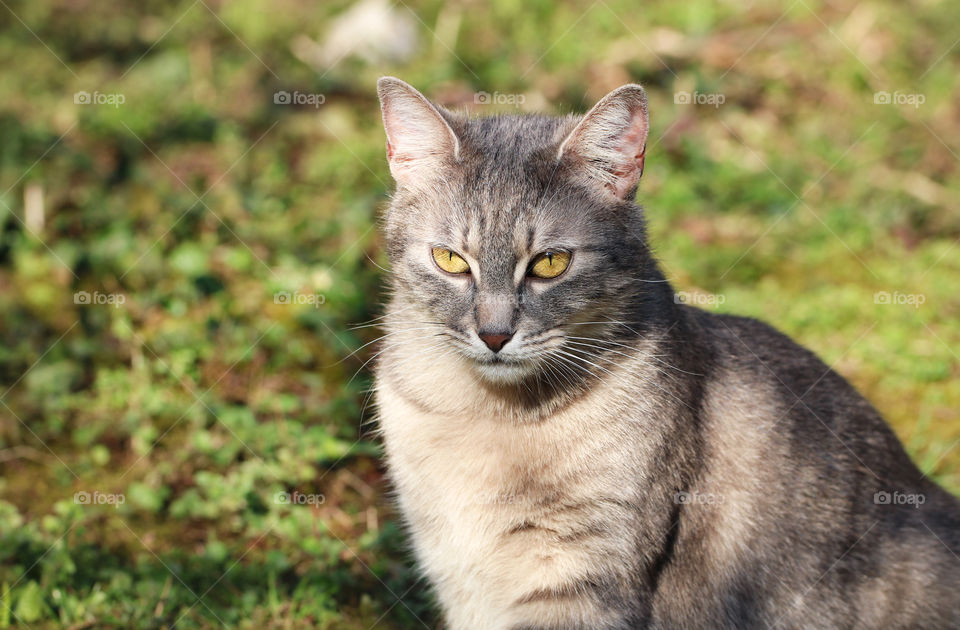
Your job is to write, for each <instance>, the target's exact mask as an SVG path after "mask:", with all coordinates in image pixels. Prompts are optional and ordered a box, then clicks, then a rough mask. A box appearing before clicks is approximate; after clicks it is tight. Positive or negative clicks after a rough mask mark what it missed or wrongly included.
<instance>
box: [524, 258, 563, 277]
mask: <svg viewBox="0 0 960 630" xmlns="http://www.w3.org/2000/svg"><path fill="white" fill-rule="evenodd" d="M569 265H570V252H543V253H542V254H540V255H539V256H537V257H536V258H534V259H533V265H531V266H530V275H531V276H535V277H537V278H556V277H557V276H559V275H560V274H561V273H563V272H564V271H566V270H567V267H568V266H569Z"/></svg>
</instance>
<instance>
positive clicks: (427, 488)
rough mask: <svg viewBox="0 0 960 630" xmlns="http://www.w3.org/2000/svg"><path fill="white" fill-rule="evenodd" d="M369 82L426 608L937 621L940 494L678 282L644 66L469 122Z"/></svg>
mask: <svg viewBox="0 0 960 630" xmlns="http://www.w3.org/2000/svg"><path fill="white" fill-rule="evenodd" d="M378 87H379V94H380V100H381V105H382V108H383V120H384V124H385V126H386V132H387V151H388V159H389V163H390V170H391V173H392V174H393V176H394V178H395V180H396V182H397V190H396V194H395V195H394V197H393V201H392V204H391V206H390V209H389V210H388V212H387V214H386V220H385V230H386V242H387V246H388V248H389V257H390V260H391V262H392V266H393V273H392V275H391V283H392V299H391V301H390V304H389V307H388V312H387V315H386V318H385V321H386V324H385V327H386V330H387V335H386V337H385V338H384V342H383V344H384V345H383V349H382V354H381V355H380V358H379V364H378V366H377V368H376V387H377V401H378V407H379V416H380V427H381V431H382V435H383V439H384V442H385V445H386V452H387V465H388V468H389V473H390V477H391V479H392V482H393V484H394V485H395V487H396V490H397V495H398V499H399V505H400V508H401V510H402V513H403V516H404V518H405V520H406V522H407V524H408V525H409V529H410V533H411V536H412V541H413V545H414V549H415V552H416V556H417V558H418V560H419V562H420V564H421V565H422V568H423V571H424V572H425V573H426V576H427V577H428V578H429V580H430V582H431V584H432V586H433V587H434V588H435V590H436V593H437V596H438V599H439V602H440V604H441V605H442V608H443V613H444V618H445V620H446V627H447V628H448V629H449V630H484V629H490V630H494V629H496V630H499V629H510V630H521V629H523V630H532V629H544V630H546V629H564V630H573V629H587V628H590V629H630V630H635V629H638V628H663V629H667V628H669V629H674V628H676V629H698V628H704V629H707V628H709V629H715V628H731V629H738V630H740V629H744V628H781V629H787V628H924V629H930V628H958V627H960V557H958V555H960V504H958V502H957V500H956V499H955V498H954V497H952V496H951V495H949V494H948V493H947V492H945V491H944V490H942V489H940V488H939V487H937V486H936V485H935V484H933V483H932V482H930V481H929V480H927V479H926V478H925V477H924V475H922V474H921V473H920V471H918V470H917V468H916V467H915V466H914V465H913V464H912V463H911V461H910V460H909V459H908V457H907V455H906V454H905V452H904V450H903V448H902V447H901V445H900V443H899V442H898V441H897V438H896V437H895V436H894V434H893V433H892V431H891V430H890V429H889V428H888V427H887V426H886V424H885V423H884V421H883V420H882V419H881V417H880V415H879V414H878V413H877V412H876V411H875V410H874V409H873V408H872V407H871V406H870V404H869V403H868V402H867V401H866V400H864V399H863V398H862V397H861V396H860V395H859V394H858V393H857V392H856V391H854V389H853V388H852V387H851V386H850V385H849V384H848V383H847V382H846V381H844V379H843V378H842V377H840V376H839V375H838V374H836V373H835V372H833V371H831V370H830V369H829V368H828V367H827V366H825V365H824V364H823V363H821V362H820V361H819V360H818V359H817V358H816V357H815V356H814V355H813V354H812V353H810V352H809V351H807V350H805V349H803V348H801V347H799V346H798V345H796V344H795V343H793V342H792V341H791V340H790V339H788V338H787V337H785V336H784V335H782V334H780V333H779V332H777V331H776V330H774V329H773V328H771V327H769V326H767V325H765V324H762V323H760V322H758V321H755V320H751V319H746V318H742V317H733V316H728V315H716V314H710V313H706V312H704V311H700V310H698V309H695V308H691V307H689V306H685V305H682V304H677V303H676V302H675V300H674V293H673V290H672V289H671V287H670V285H669V284H668V283H667V281H666V280H665V279H664V276H663V274H662V273H661V272H660V270H659V269H658V267H657V263H656V261H655V260H654V257H653V255H652V254H651V252H650V248H649V246H648V244H647V241H646V236H645V230H644V220H643V213H642V211H641V209H640V208H639V207H638V206H636V205H635V203H634V201H633V198H634V195H635V193H636V189H637V185H638V182H639V179H640V175H641V173H642V171H643V159H644V148H645V146H646V139H647V130H648V123H647V103H646V98H645V96H644V92H643V89H642V88H640V87H639V86H637V85H626V86H623V87H621V88H619V89H617V90H615V91H614V92H612V93H610V94H609V95H608V96H606V97H605V98H604V99H603V100H601V101H600V102H599V103H598V104H597V105H596V106H595V107H594V108H593V109H592V110H590V112H589V113H587V114H586V115H585V116H583V117H573V116H568V117H562V118H553V117H545V116H496V117H489V118H468V117H466V116H463V115H458V114H453V113H450V112H448V111H446V110H444V109H442V108H439V107H436V106H434V105H432V104H431V103H430V102H429V101H427V100H426V99H425V98H424V97H423V96H422V95H421V94H420V93H419V92H417V91H416V90H414V89H413V88H412V87H410V86H409V85H407V84H406V83H404V82H402V81H400V80H398V79H394V78H384V79H381V80H380V82H379V84H378Z"/></svg>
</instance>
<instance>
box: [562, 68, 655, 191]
mask: <svg viewBox="0 0 960 630" xmlns="http://www.w3.org/2000/svg"><path fill="white" fill-rule="evenodd" d="M648 130H649V122H648V118H647V96H646V94H645V93H644V91H643V88H642V87H640V86H639V85H634V84H631V85H624V86H622V87H619V88H617V89H616V90H614V91H613V92H610V93H609V94H607V95H606V96H605V97H603V99H601V101H600V102H599V103H597V104H596V105H594V106H593V109H591V110H590V111H589V112H587V114H586V116H584V117H583V120H581V121H580V123H579V124H578V125H577V126H576V128H574V130H573V131H572V132H570V135H569V136H567V138H566V140H564V141H563V143H562V144H561V145H560V151H559V154H558V158H559V159H561V160H565V161H569V162H570V164H571V166H572V168H574V169H575V170H579V171H580V172H581V173H582V174H584V175H585V176H586V177H587V178H588V179H590V180H592V181H594V182H596V183H598V184H600V185H602V186H603V187H604V189H605V190H606V191H608V192H609V193H611V194H612V195H614V196H615V197H617V198H618V199H628V198H632V196H633V195H634V194H635V193H636V190H637V184H638V183H639V182H640V176H641V175H643V159H644V153H645V152H646V148H647V132H648Z"/></svg>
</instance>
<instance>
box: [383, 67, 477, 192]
mask: <svg viewBox="0 0 960 630" xmlns="http://www.w3.org/2000/svg"><path fill="white" fill-rule="evenodd" d="M377 94H378V95H379V96H380V109H381V110H382V111H383V127H384V129H385V130H386V132H387V160H388V161H389V162H390V173H391V174H392V175H393V178H394V179H395V180H396V181H397V183H398V184H400V185H402V186H415V185H416V184H417V183H418V182H421V181H423V180H425V179H427V178H429V177H430V176H435V173H436V170H437V167H438V166H441V165H442V164H443V163H444V162H447V161H449V160H456V159H457V157H458V153H459V150H460V141H459V140H458V139H457V136H456V134H455V133H454V132H453V129H451V128H450V125H449V124H448V123H447V121H446V120H445V119H444V117H443V116H442V115H441V114H440V112H439V111H438V110H437V108H436V107H434V105H433V104H432V103H431V102H430V101H428V100H427V99H426V98H425V97H424V96H423V94H421V93H420V92H418V91H417V90H415V89H414V88H413V87H412V86H410V85H409V84H407V83H405V82H403V81H401V80H400V79H396V78H394V77H381V79H380V80H379V81H377Z"/></svg>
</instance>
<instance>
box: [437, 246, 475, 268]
mask: <svg viewBox="0 0 960 630" xmlns="http://www.w3.org/2000/svg"><path fill="white" fill-rule="evenodd" d="M433 259H434V260H435V261H437V266H438V267H440V268H441V269H443V270H444V271H446V272H447V273H469V272H470V265H468V264H467V261H465V260H464V259H463V258H461V257H460V256H459V255H457V254H454V253H453V251H451V250H449V249H446V248H445V247H434V248H433Z"/></svg>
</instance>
